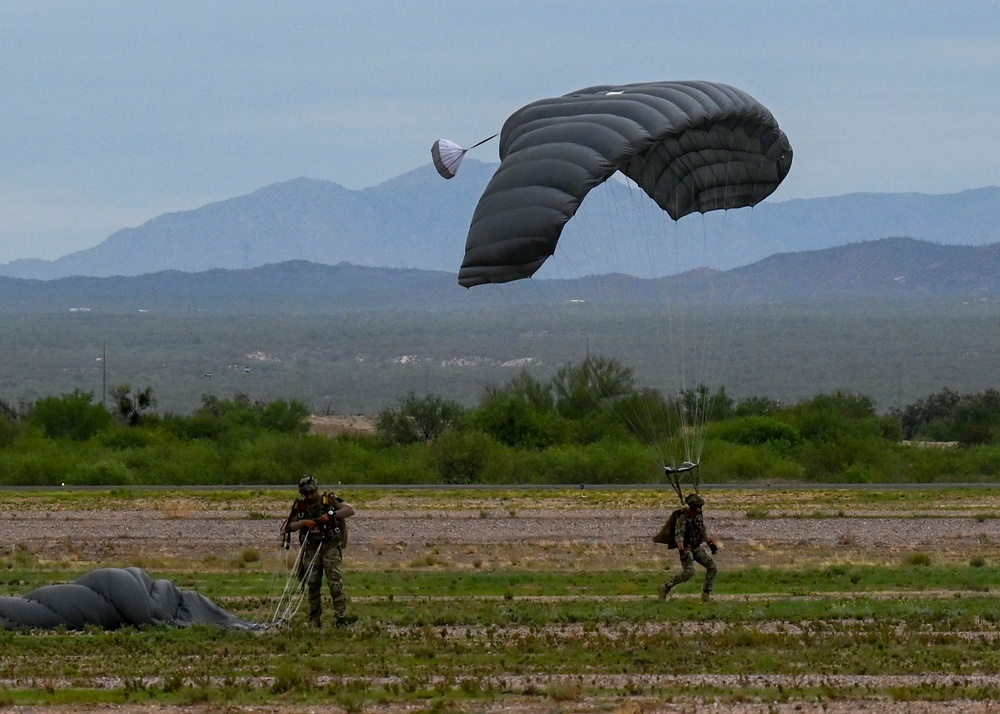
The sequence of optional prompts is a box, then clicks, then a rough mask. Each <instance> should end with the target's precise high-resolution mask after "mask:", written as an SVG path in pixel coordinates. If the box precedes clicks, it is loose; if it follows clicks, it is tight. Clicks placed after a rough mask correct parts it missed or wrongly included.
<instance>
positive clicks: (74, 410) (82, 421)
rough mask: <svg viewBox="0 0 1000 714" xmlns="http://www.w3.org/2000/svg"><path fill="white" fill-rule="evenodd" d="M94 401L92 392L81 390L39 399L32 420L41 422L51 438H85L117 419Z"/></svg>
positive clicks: (105, 427) (35, 422)
mask: <svg viewBox="0 0 1000 714" xmlns="http://www.w3.org/2000/svg"><path fill="white" fill-rule="evenodd" d="M93 400H94V393H93V392H81V391H80V390H75V391H73V392H72V393H70V394H62V395H60V396H58V397H46V398H44V399H39V400H38V401H37V402H35V409H34V411H33V412H32V414H31V417H30V421H31V422H32V423H34V424H38V425H39V426H40V427H41V428H42V430H43V431H44V433H45V435H46V436H47V437H49V438H50V439H59V438H69V439H74V440H76V441H86V440H87V439H89V438H91V437H92V436H94V435H95V434H97V433H98V432H100V431H102V430H104V429H107V428H108V427H110V426H111V425H112V423H113V422H114V417H113V416H112V415H111V412H109V411H108V410H107V409H105V408H104V407H103V406H102V405H100V404H94V403H93Z"/></svg>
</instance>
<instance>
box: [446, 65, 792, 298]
mask: <svg viewBox="0 0 1000 714" xmlns="http://www.w3.org/2000/svg"><path fill="white" fill-rule="evenodd" d="M500 159H501V163H500V168H498V169H497V172H496V173H495V174H494V175H493V178H492V179H491V180H490V182H489V184H488V185H487V187H486V190H485V191H484V192H483V195H482V197H481V198H480V199H479V204H478V205H477V206H476V211H475V213H474V214H473V216H472V225H471V226H470V228H469V236H468V239H467V240H466V244H465V260H464V261H463V262H462V268H461V270H460V271H459V274H458V282H459V283H460V284H462V285H464V286H465V287H472V286H474V285H482V284H483V283H504V282H509V281H511V280H518V279H520V278H527V277H530V276H531V275H533V274H534V273H535V271H536V270H538V268H539V267H541V265H542V263H543V262H545V259H546V258H548V257H549V256H550V255H552V254H553V253H554V252H555V249H556V243H557V242H558V240H559V235H560V233H561V232H562V229H563V226H564V225H565V224H566V222H567V221H568V220H569V219H570V218H572V217H573V215H574V214H575V213H576V211H577V208H579V206H580V203H581V201H583V198H584V196H586V195H587V192H588V191H590V189H592V188H594V187H595V186H597V185H599V184H600V183H602V182H604V181H606V180H607V179H608V178H610V177H611V176H612V175H613V174H614V173H615V172H616V171H621V172H622V173H623V174H625V175H626V176H628V177H629V178H630V179H632V180H633V181H634V182H635V183H636V184H638V186H639V187H640V188H641V189H642V190H643V191H645V192H646V194H647V195H649V197H650V198H652V199H653V200H654V201H655V202H656V203H657V205H658V206H660V208H662V209H663V210H664V211H666V212H667V213H668V214H669V215H670V217H671V218H673V219H674V220H677V219H679V218H681V217H682V216H686V215H688V214H689V213H694V212H701V213H705V212H706V211H713V210H716V209H728V208H741V207H743V206H754V205H756V204H757V203H759V202H760V201H762V200H764V199H765V198H766V197H767V196H769V195H771V193H773V192H774V190H775V189H776V188H777V187H778V184H780V183H781V181H782V180H783V179H784V178H785V176H786V175H787V174H788V170H789V168H790V167H791V164H792V147H791V145H790V144H789V143H788V138H787V137H786V136H785V134H784V132H783V131H781V129H780V128H779V127H778V123H777V122H776V121H775V119H774V117H773V116H772V115H771V112H770V111H768V110H767V108H766V107H765V106H764V105H762V104H760V103H759V102H758V101H757V100H756V99H754V98H753V97H751V96H750V95H749V94H746V93H745V92H742V91H740V90H739V89H736V88H734V87H730V86H728V85H725V84H716V83H714V82H653V83H648V84H627V85H620V86H614V85H607V86H599V87H590V88H588V89H581V90H579V91H577V92H573V93H571V94H567V95H565V96H562V97H554V98H551V99H542V100H540V101H537V102H534V103H532V104H529V105H527V106H526V107H523V108H522V109H519V110H518V111H517V112H515V113H514V114H512V115H511V116H510V118H509V119H507V121H506V122H505V123H504V126H503V131H501V133H500Z"/></svg>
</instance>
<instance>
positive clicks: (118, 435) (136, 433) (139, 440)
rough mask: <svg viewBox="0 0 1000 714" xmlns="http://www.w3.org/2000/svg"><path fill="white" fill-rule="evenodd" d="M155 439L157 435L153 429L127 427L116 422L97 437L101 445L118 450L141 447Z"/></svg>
mask: <svg viewBox="0 0 1000 714" xmlns="http://www.w3.org/2000/svg"><path fill="white" fill-rule="evenodd" d="M155 440H156V436H155V434H154V432H152V431H149V430H147V429H143V428H126V427H124V426H122V425H120V424H115V425H114V426H112V427H111V428H109V429H108V430H107V431H104V432H102V433H100V434H98V435H97V437H96V441H97V443H98V444H100V445H101V446H104V447H106V448H108V449H115V450H118V451H124V450H127V449H141V448H143V447H145V446H148V445H149V444H151V443H153V442H154V441H155Z"/></svg>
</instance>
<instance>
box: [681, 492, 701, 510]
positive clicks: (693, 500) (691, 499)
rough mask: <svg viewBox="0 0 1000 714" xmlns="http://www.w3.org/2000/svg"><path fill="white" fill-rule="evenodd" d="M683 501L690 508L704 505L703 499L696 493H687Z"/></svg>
mask: <svg viewBox="0 0 1000 714" xmlns="http://www.w3.org/2000/svg"><path fill="white" fill-rule="evenodd" d="M684 503H686V504H687V505H688V506H689V507H690V508H695V507H701V506H704V505H705V499H704V498H702V497H701V496H699V495H698V494H697V493H689V494H688V497H687V498H685V499H684Z"/></svg>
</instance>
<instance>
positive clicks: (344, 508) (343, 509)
mask: <svg viewBox="0 0 1000 714" xmlns="http://www.w3.org/2000/svg"><path fill="white" fill-rule="evenodd" d="M334 514H335V515H336V517H337V518H341V519H343V518H350V517H351V516H353V515H354V507H353V506H351V504H349V503H347V502H346V501H343V500H341V499H339V498H338V499H337V504H336V509H335V512H334Z"/></svg>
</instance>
